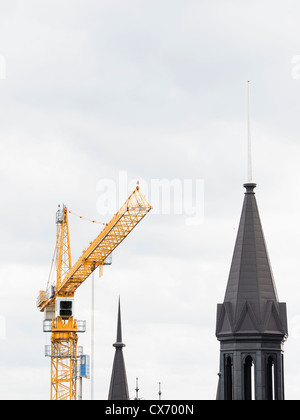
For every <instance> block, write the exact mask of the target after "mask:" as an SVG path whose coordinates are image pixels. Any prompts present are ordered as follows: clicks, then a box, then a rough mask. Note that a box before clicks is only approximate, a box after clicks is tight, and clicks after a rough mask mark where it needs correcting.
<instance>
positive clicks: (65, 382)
mask: <svg viewBox="0 0 300 420" xmlns="http://www.w3.org/2000/svg"><path fill="white" fill-rule="evenodd" d="M151 208H152V207H151V206H150V204H149V203H148V202H147V201H146V199H145V197H144V196H143V195H142V194H141V193H140V191H139V186H137V187H136V189H135V190H134V191H133V193H132V194H131V195H130V196H129V197H128V199H127V200H126V202H125V203H124V205H123V206H122V207H121V208H120V209H119V210H118V212H117V213H116V214H115V215H114V217H113V218H112V219H111V221H110V222H109V223H107V224H106V226H105V227H104V229H103V230H102V231H101V232H100V233H99V235H98V236H97V237H96V239H95V240H94V241H92V242H91V243H90V245H89V247H88V248H87V249H86V250H85V251H83V253H82V256H81V257H80V258H79V259H78V260H77V261H76V263H75V264H74V265H73V266H72V264H71V250H70V237H69V223H68V209H67V207H66V206H63V209H61V208H60V207H59V209H58V211H57V213H56V248H55V267H56V284H55V286H53V285H50V284H49V280H48V284H47V288H46V291H40V293H39V296H38V300H37V306H38V308H39V309H40V311H41V312H44V314H45V318H44V332H51V345H50V346H46V352H45V354H46V356H49V357H50V358H51V400H76V398H77V360H78V358H79V354H78V348H77V343H78V333H80V332H85V329H86V326H85V321H80V320H76V319H75V318H74V294H75V291H76V289H77V288H78V287H79V286H80V285H81V284H82V283H83V282H84V281H85V280H86V279H87V278H88V277H89V276H90V274H91V273H92V272H93V271H94V270H95V269H96V268H97V267H100V269H101V270H102V268H103V265H104V264H105V260H106V258H107V257H108V256H109V255H110V254H111V252H112V251H113V250H114V249H115V248H117V246H118V245H119V244H120V243H121V242H122V241H123V240H124V239H125V238H126V237H127V235H128V234H129V233H130V232H131V231H132V229H133V228H134V227H135V226H136V225H137V224H138V223H139V222H140V221H141V220H142V219H143V217H144V216H146V214H147V213H148V212H149V211H150V210H151Z"/></svg>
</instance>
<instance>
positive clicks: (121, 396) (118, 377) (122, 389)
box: [108, 298, 129, 400]
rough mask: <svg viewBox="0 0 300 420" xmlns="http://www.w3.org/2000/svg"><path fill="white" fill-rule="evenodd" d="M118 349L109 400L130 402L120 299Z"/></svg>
mask: <svg viewBox="0 0 300 420" xmlns="http://www.w3.org/2000/svg"><path fill="white" fill-rule="evenodd" d="M113 346H114V347H115V349H116V352H115V358H114V363H113V370H112V374H111V381H110V388H109V394H108V399H109V400H129V392H128V383H127V375H126V369H125V362H124V356H123V351H122V350H123V347H125V344H123V343H122V326H121V305H120V298H119V306H118V323H117V341H116V342H115V343H114V344H113Z"/></svg>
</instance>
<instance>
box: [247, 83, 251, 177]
mask: <svg viewBox="0 0 300 420" xmlns="http://www.w3.org/2000/svg"><path fill="white" fill-rule="evenodd" d="M247 86H248V182H252V147H251V129H250V80H248V82H247Z"/></svg>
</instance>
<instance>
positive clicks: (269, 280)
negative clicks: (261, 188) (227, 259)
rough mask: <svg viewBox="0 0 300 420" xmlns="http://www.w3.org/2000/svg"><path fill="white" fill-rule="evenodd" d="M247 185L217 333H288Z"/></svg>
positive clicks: (250, 183) (251, 190) (247, 185)
mask: <svg viewBox="0 0 300 420" xmlns="http://www.w3.org/2000/svg"><path fill="white" fill-rule="evenodd" d="M244 187H245V188H246V192H245V198H244V204H243V209H242V215H241V219H240V224H239V229H238V234H237V239H236V243H235V248H234V253H233V259H232V264H231V268H230V273H229V278H228V283H227V289H226V293H225V298H224V303H223V304H222V305H218V317H217V330H216V334H217V336H218V337H219V336H222V335H224V334H225V335H227V334H232V333H234V334H244V333H260V334H261V333H272V334H281V335H285V334H286V333H287V321H286V312H285V304H283V303H279V302H278V297H277V292H276V287H275V283H274V279H273V274H272V269H271V264H270V261H269V256H268V251H267V246H266V242H265V238H264V234H263V230H262V225H261V221H260V217H259V212H258V207H257V203H256V199H255V193H254V188H255V187H256V184H255V183H252V182H249V183H247V184H244Z"/></svg>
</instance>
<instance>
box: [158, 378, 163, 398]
mask: <svg viewBox="0 0 300 420" xmlns="http://www.w3.org/2000/svg"><path fill="white" fill-rule="evenodd" d="M161 394H162V392H161V383H160V382H158V399H159V401H160V400H161Z"/></svg>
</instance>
